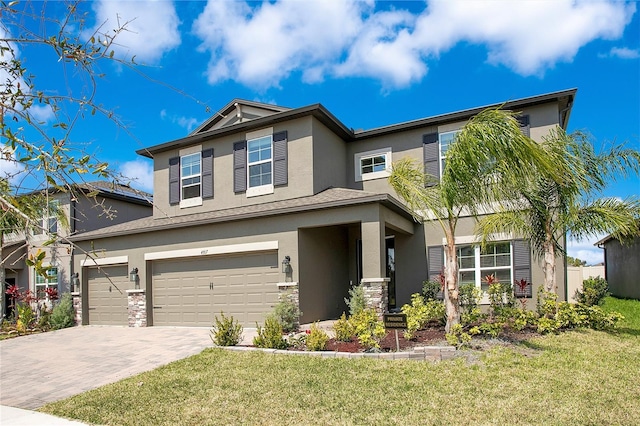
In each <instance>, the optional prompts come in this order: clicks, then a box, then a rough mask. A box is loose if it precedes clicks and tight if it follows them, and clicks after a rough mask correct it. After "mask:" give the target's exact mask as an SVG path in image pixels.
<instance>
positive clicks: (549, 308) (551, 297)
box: [536, 287, 558, 317]
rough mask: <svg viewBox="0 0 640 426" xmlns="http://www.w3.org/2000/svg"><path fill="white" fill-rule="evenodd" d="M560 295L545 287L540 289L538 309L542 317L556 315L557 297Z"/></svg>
mask: <svg viewBox="0 0 640 426" xmlns="http://www.w3.org/2000/svg"><path fill="white" fill-rule="evenodd" d="M557 298H558V296H557V295H556V294H555V293H553V292H550V291H545V290H544V288H543V287H540V288H539V289H538V299H537V302H536V310H537V311H538V315H540V317H554V316H555V314H556V307H557V303H556V299H557Z"/></svg>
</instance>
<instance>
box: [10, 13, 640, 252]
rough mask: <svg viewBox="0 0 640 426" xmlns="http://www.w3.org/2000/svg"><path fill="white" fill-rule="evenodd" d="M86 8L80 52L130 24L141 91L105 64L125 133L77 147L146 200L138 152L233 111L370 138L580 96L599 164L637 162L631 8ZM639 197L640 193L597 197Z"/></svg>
mask: <svg viewBox="0 0 640 426" xmlns="http://www.w3.org/2000/svg"><path fill="white" fill-rule="evenodd" d="M38 5H39V4H38V3H34V4H33V6H32V7H34V8H37V7H38ZM40 7H42V4H40ZM63 7H64V4H63V3H61V2H49V3H47V6H46V9H45V15H46V16H49V17H60V16H62V12H63ZM81 8H83V11H84V12H87V22H86V24H87V28H85V29H84V32H83V36H84V37H87V38H88V37H89V36H90V34H93V33H94V32H95V33H97V34H100V33H102V32H109V31H110V30H112V29H113V28H115V27H116V26H117V23H118V21H119V22H120V23H124V22H127V21H128V22H129V23H128V25H127V28H128V31H125V32H122V33H121V34H120V35H119V36H118V37H117V38H116V43H117V44H116V45H115V50H116V52H115V55H116V57H118V58H125V59H127V58H131V57H132V56H134V55H135V61H136V63H138V64H140V65H138V69H139V70H141V71H142V72H143V73H145V74H146V75H147V76H148V77H143V76H141V75H140V74H137V73H136V72H134V71H132V70H130V69H128V68H127V67H122V66H118V65H115V64H110V63H107V62H103V63H101V64H100V68H99V71H100V72H102V73H104V74H105V77H103V78H101V79H100V81H99V83H98V93H97V100H98V102H99V103H101V104H103V105H104V106H105V107H106V108H109V109H114V110H115V112H116V114H117V116H118V117H120V118H121V119H122V121H123V122H124V123H126V125H127V129H126V130H124V129H122V128H118V127H117V126H114V125H113V123H111V122H110V121H109V120H106V119H102V118H100V117H99V116H94V117H91V116H90V117H88V118H87V119H85V120H83V121H81V122H79V123H78V125H77V127H76V128H75V130H74V137H75V140H76V141H77V142H78V143H80V142H82V143H83V147H85V148H86V149H87V150H89V151H90V152H94V153H96V155H98V156H99V158H101V159H102V160H104V161H108V162H109V163H110V164H111V166H112V167H113V168H114V169H117V170H120V171H122V172H123V173H125V174H126V175H128V176H130V177H132V178H135V179H137V185H138V186H139V187H141V188H143V189H147V190H151V187H150V185H151V173H152V164H151V161H150V160H147V159H144V158H141V157H139V156H137V155H136V154H135V150H137V149H139V148H142V147H146V146H150V145H155V144H158V143H162V142H166V141H169V140H172V139H175V138H179V137H182V136H185V135H187V134H188V133H189V132H190V131H191V130H193V129H194V128H195V127H196V126H197V125H198V124H199V123H201V122H202V121H204V120H206V119H207V118H208V117H210V116H211V115H212V113H213V112H214V111H215V110H217V109H219V108H221V107H223V106H224V105H226V104H227V103H228V102H229V101H230V100H231V99H233V98H244V99H248V100H255V101H261V102H268V103H276V104H278V105H283V106H288V107H299V106H303V105H308V104H313V103H318V102H319V103H322V104H323V105H324V106H326V107H327V108H328V109H329V110H330V111H331V112H332V113H333V114H334V115H335V116H336V117H338V119H340V120H341V121H342V122H343V123H344V124H345V125H346V126H348V127H352V128H356V129H360V128H362V129H368V128H373V127H379V126H383V125H387V124H393V123H398V122H402V121H408V120H413V119H417V118H422V117H428V116H432V115H437V114H443V113H447V112H453V111H456V110H460V109H466V108H472V107H476V106H481V105H488V104H493V103H498V102H503V101H508V100H512V99H518V98H522V97H527V96H533V95H537V94H542V93H547V92H552V91H557V90H563V89H568V88H574V87H575V88H577V89H578V94H577V97H576V102H575V105H574V108H573V112H572V114H571V119H570V122H569V128H568V130H569V131H573V130H585V131H588V132H589V133H590V134H591V135H592V136H593V141H594V145H595V146H596V148H599V147H601V146H602V145H603V144H607V143H610V142H612V141H615V142H623V141H626V142H627V143H628V144H629V146H630V147H633V148H635V149H640V143H639V137H640V17H639V16H638V15H639V12H638V10H637V3H635V2H622V1H617V0H616V1H588V2H580V1H563V0H556V1H544V0H539V1H522V2H516V1H502V0H493V1H473V2H472V1H469V0H466V1H428V2H418V1H415V2H414V1H403V2H373V1H361V2H346V1H345V2H319V1H307V2H304V1H300V0H294V1H272V2H267V3H258V2H251V3H250V4H247V3H244V2H233V1H222V2H214V1H211V2H204V1H202V2H189V1H178V2H169V1H162V0H161V1H127V2H120V1H96V2H91V3H85V4H83V5H82V6H81ZM78 31H80V29H79V27H78ZM20 53H21V55H22V56H21V57H22V58H26V59H27V62H26V65H27V67H28V69H29V71H30V72H32V73H33V74H34V75H36V77H37V79H36V83H37V86H38V87H39V88H41V89H43V88H46V89H47V90H50V91H55V92H56V93H65V91H69V90H81V89H82V87H83V84H84V83H85V82H84V81H82V80H79V77H78V74H77V73H76V72H75V71H74V70H73V68H72V67H71V66H70V65H68V64H67V65H65V64H64V63H59V62H57V61H56V60H55V57H53V56H52V55H50V54H47V53H44V52H42V51H38V50H36V48H30V47H23V48H22V51H21V52H20ZM153 80H158V81H161V82H163V83H164V84H158V83H157V82H154V81H153ZM166 85H169V86H172V87H174V88H176V89H178V90H179V92H178V91H176V90H173V89H171V88H169V87H167V86H166ZM185 94H186V95H185ZM196 100H197V102H196ZM206 107H209V108H210V111H207V108H206ZM42 115H43V117H44V119H45V120H46V119H47V112H46V111H44V112H43V113H42ZM638 194H640V181H639V180H638V178H637V177H635V178H632V179H627V180H623V181H618V182H616V183H612V184H611V185H609V187H608V188H607V190H606V193H605V194H604V195H607V196H616V197H628V196H632V195H638ZM595 240H597V238H596V239H594V240H590V241H585V242H583V243H582V244H573V245H572V247H571V248H570V254H572V255H574V256H579V257H581V258H583V259H585V260H588V261H589V262H591V263H593V262H597V261H599V260H601V259H602V255H601V252H600V251H599V250H598V249H595V248H593V247H592V243H593V241H595Z"/></svg>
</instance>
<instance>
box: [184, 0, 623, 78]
mask: <svg viewBox="0 0 640 426" xmlns="http://www.w3.org/2000/svg"><path fill="white" fill-rule="evenodd" d="M402 6H403V4H402V3H400V4H399V6H398V7H400V8H401V7H402ZM383 7H386V5H384V4H383ZM386 9H388V10H379V9H378V10H376V8H375V4H374V3H373V2H371V1H369V2H358V1H353V2H352V1H344V2H342V1H340V2H325V1H317V0H311V1H304V2H303V1H297V0H281V1H277V2H273V3H272V2H264V3H260V4H255V3H253V4H252V6H249V5H248V4H246V3H241V2H226V1H223V2H220V1H215V0H210V1H209V2H208V3H207V5H206V7H205V9H204V11H203V12H202V14H201V15H200V16H199V17H198V18H197V19H196V21H195V22H194V25H193V31H194V33H195V34H196V35H197V36H198V37H200V39H201V40H202V44H201V46H200V49H201V50H202V51H206V52H208V53H209V54H210V55H211V59H210V62H209V66H208V70H207V76H208V80H209V82H210V83H212V84H213V83H217V82H219V81H223V80H235V81H238V82H240V83H242V84H244V85H247V86H251V87H256V88H266V87H272V86H275V87H277V86H278V85H279V83H280V81H282V80H283V79H286V78H287V77H289V76H290V75H291V74H292V73H295V72H300V73H301V74H302V80H303V81H306V82H318V81H322V80H323V79H324V78H325V77H326V76H337V77H349V76H364V77H369V78H374V79H378V80H380V81H382V82H383V84H384V85H385V86H393V87H404V86H408V85H410V84H411V83H413V82H415V81H418V80H420V79H422V78H423V77H424V76H425V75H426V74H427V72H428V61H430V60H436V59H437V58H438V57H440V56H442V55H444V54H446V53H447V52H448V51H449V50H450V49H452V48H453V47H454V46H456V45H457V44H459V43H471V44H475V45H479V46H483V47H484V48H485V49H486V51H487V61H488V62H489V63H492V64H495V65H503V66H506V67H508V68H510V69H512V70H513V71H515V72H517V73H519V74H522V75H535V74H542V73H543V72H544V71H545V70H546V69H548V68H551V67H553V66H554V65H555V64H556V63H558V62H561V61H571V60H572V59H573V57H574V56H575V55H576V53H577V52H578V50H579V49H580V48H582V47H583V46H585V45H586V44H588V43H589V42H591V41H593V40H596V39H617V38H620V37H621V36H622V33H623V30H624V28H625V26H626V25H627V24H628V23H629V22H630V20H631V18H632V16H633V14H634V13H635V10H636V6H635V4H633V3H624V2H618V1H614V0H607V1H605V0H601V1H588V2H582V1H573V0H556V1H526V2H525V1H506V0H495V1H474V2H471V1H464V0H450V1H429V2H427V3H426V7H425V8H424V10H422V11H419V12H409V11H407V10H402V9H398V8H394V6H391V8H389V7H386Z"/></svg>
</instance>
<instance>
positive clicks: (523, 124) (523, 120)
mask: <svg viewBox="0 0 640 426" xmlns="http://www.w3.org/2000/svg"><path fill="white" fill-rule="evenodd" d="M516 120H518V125H520V131H521V132H522V134H523V135H525V136H526V137H528V138H529V137H531V125H530V124H529V116H528V115H520V116H518V117H516Z"/></svg>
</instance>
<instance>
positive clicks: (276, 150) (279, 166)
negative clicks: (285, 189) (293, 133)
mask: <svg viewBox="0 0 640 426" xmlns="http://www.w3.org/2000/svg"><path fill="white" fill-rule="evenodd" d="M287 180H288V172H287V131H286V130H285V131H284V132H278V133H274V134H273V184H274V185H286V184H287Z"/></svg>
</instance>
